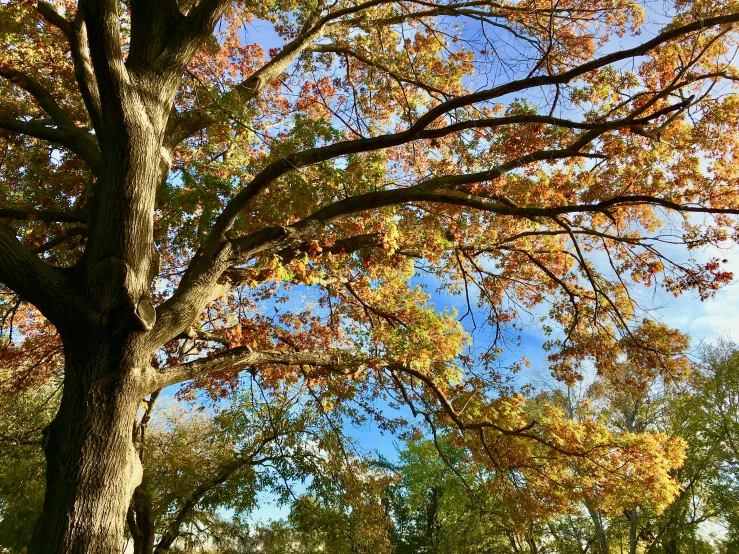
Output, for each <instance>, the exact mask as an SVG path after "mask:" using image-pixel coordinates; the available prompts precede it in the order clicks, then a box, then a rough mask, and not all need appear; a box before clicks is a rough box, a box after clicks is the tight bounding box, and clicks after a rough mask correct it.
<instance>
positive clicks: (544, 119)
mask: <svg viewBox="0 0 739 554" xmlns="http://www.w3.org/2000/svg"><path fill="white" fill-rule="evenodd" d="M669 10H670V14H669V17H668V19H669V21H668V24H667V25H666V26H664V27H662V28H661V29H655V30H654V33H653V34H652V36H651V38H646V37H645V38H642V39H639V40H642V42H641V43H637V44H636V45H635V46H633V47H631V48H627V49H618V48H615V47H612V46H606V43H607V42H608V40H609V39H610V38H612V37H613V36H621V35H624V34H626V33H631V32H633V31H635V30H636V29H638V28H639V26H640V25H641V24H642V23H643V22H644V17H645V11H644V10H643V8H642V7H641V6H640V5H639V4H638V3H636V2H630V1H625V2H624V1H622V0H618V1H614V0H599V1H597V2H592V1H587V2H584V1H583V2H580V1H577V0H573V1H571V2H568V3H567V5H566V6H564V5H561V4H559V3H556V2H552V3H545V4H541V3H539V2H537V3H526V2H524V3H515V4H507V3H502V4H499V3H496V2H465V1H451V0H450V1H445V2H441V3H428V2H423V1H419V0H407V1H391V0H367V1H366V2H354V1H352V0H346V1H344V0H339V1H336V2H323V1H318V2H308V3H306V2H289V1H288V2H285V1H282V0H280V1H276V2H271V1H264V2H255V3H248V4H242V3H237V2H231V1H229V0H201V1H200V2H191V1H189V0H183V1H180V2H176V1H174V0H161V1H157V2H147V1H139V0H132V1H131V2H128V3H120V2H116V1H115V0H104V1H93V0H80V2H79V3H78V4H76V3H74V2H68V1H66V0H59V1H58V2H54V3H46V2H43V1H42V2H38V3H35V2H34V3H27V2H24V1H23V2H21V1H10V2H6V3H4V4H3V6H2V13H1V14H0V30H1V32H2V34H1V36H0V42H1V43H2V49H1V50H0V51H1V52H2V54H0V77H2V80H0V92H1V93H2V96H1V97H2V99H3V100H2V106H1V108H0V128H1V129H2V130H3V134H2V146H3V152H4V153H3V156H2V167H0V182H1V183H2V184H1V185H0V187H2V191H3V197H4V204H3V205H2V206H0V217H2V218H3V222H2V224H0V281H2V283H3V284H4V285H5V287H6V289H5V290H4V291H3V297H2V298H3V306H4V308H6V312H5V314H6V315H7V317H6V315H4V316H3V322H4V323H3V328H5V327H6V323H7V321H8V319H9V317H10V314H13V313H15V311H17V309H18V308H17V306H18V302H19V299H20V300H22V302H23V305H24V308H23V309H24V310H25V312H26V313H27V314H28V317H29V321H28V325H27V327H28V329H29V332H36V333H37V335H38V330H39V329H42V328H46V327H48V326H49V325H50V326H53V328H54V329H55V330H56V333H58V335H57V334H56V333H45V334H41V335H38V336H40V337H42V338H39V339H38V340H36V342H35V343H34V342H33V341H30V340H27V339H28V338H29V337H26V336H23V335H15V336H13V337H4V339H3V340H4V345H5V346H7V348H5V346H4V350H3V355H4V356H5V355H7V352H10V353H12V354H15V355H16V358H15V359H16V360H25V359H26V357H27V355H26V353H27V352H32V351H36V352H40V351H41V350H39V349H40V348H41V347H42V346H43V348H44V349H45V352H48V353H50V354H49V356H51V357H49V356H46V357H43V358H42V359H43V360H44V361H43V362H40V363H39V364H33V365H34V366H36V365H38V366H39V367H40V368H42V367H43V366H44V365H46V366H53V365H54V363H56V364H57V366H58V364H59V363H61V360H60V359H59V358H60V356H61V350H60V349H63V365H64V372H63V395H62V400H61V404H60V408H59V411H58V413H57V415H56V417H55V419H54V421H53V422H52V424H51V425H50V426H49V428H48V431H47V433H46V436H45V439H44V451H45V455H46V461H47V472H46V480H47V481H46V482H47V485H46V496H45V499H44V505H43V509H42V512H41V516H40V518H39V522H38V525H37V527H36V529H37V531H36V532H35V534H34V537H33V540H32V542H31V545H30V551H31V552H32V553H34V554H35V553H41V552H54V553H60V552H86V553H97V552H101V553H102V552H105V553H106V554H107V553H108V552H111V551H115V550H117V549H118V548H120V546H121V541H122V537H123V533H124V527H125V520H126V515H127V512H128V507H129V504H130V500H131V498H132V497H133V495H134V490H135V489H136V487H137V486H138V485H139V484H140V483H141V479H142V468H141V464H140V459H139V456H138V452H137V449H136V447H135V445H134V442H133V433H132V429H133V427H134V424H135V421H136V418H137V411H138V409H139V406H140V403H141V401H142V400H143V399H145V398H146V397H148V396H149V395H150V394H152V393H154V392H155V391H157V390H160V389H162V388H164V387H167V386H170V385H175V384H178V383H182V382H185V381H190V380H194V381H193V382H192V383H191V384H190V385H189V386H190V387H202V386H205V387H211V388H212V389H213V390H219V389H223V388H224V387H228V386H230V385H236V384H237V381H238V378H237V377H236V375H237V373H238V372H239V371H242V370H244V369H249V370H250V371H252V372H255V373H258V374H259V375H260V376H261V378H262V379H263V380H264V381H265V382H266V383H273V384H274V386H279V385H280V383H283V382H294V381H295V380H296V379H300V378H304V379H306V380H307V381H309V382H311V383H312V384H314V385H316V387H317V388H318V389H320V391H321V394H322V396H321V402H322V403H323V404H324V408H325V409H330V407H331V405H332V403H335V402H336V401H338V400H341V401H351V402H355V403H356V405H357V406H358V408H357V409H360V408H361V409H362V410H365V412H366V413H368V414H370V416H371V417H375V418H376V419H377V420H378V421H379V422H380V423H381V424H382V425H383V426H385V427H386V428H397V427H398V426H400V425H402V424H403V423H404V422H403V421H400V420H399V419H396V420H390V418H388V417H386V416H384V415H383V414H381V413H378V412H379V410H378V409H377V406H378V404H377V402H376V400H377V398H383V399H387V401H388V402H390V403H404V404H405V405H407V406H409V407H410V409H411V411H412V412H413V414H414V415H415V416H416V417H417V418H419V419H418V421H419V422H421V424H422V425H425V426H427V427H434V428H437V427H438V428H445V427H456V428H458V429H461V430H464V431H466V433H465V434H464V436H460V438H459V442H460V445H462V444H464V446H465V447H467V448H468V449H469V450H470V452H471V456H472V457H473V459H474V461H475V462H476V463H480V464H494V465H495V466H496V467H497V468H504V469H505V470H506V471H509V472H514V474H516V475H521V476H522V478H524V479H526V482H527V487H524V488H521V487H516V486H507V485H506V487H507V488H506V490H504V491H501V494H504V496H505V498H506V501H507V502H513V503H514V504H515V503H518V502H525V504H521V505H525V507H526V509H527V510H529V511H530V512H531V513H532V514H535V515H540V516H543V515H544V514H545V512H547V510H550V509H552V510H555V509H556V510H560V509H564V508H566V506H567V505H569V504H570V503H572V502H578V501H579V500H580V499H581V498H579V495H578V494H575V493H573V491H577V490H578V489H577V487H576V486H575V485H576V482H577V480H576V476H575V474H574V473H573V472H572V470H571V466H570V465H569V464H568V463H567V462H566V461H565V460H567V459H569V458H571V457H572V456H573V455H574V456H576V457H577V458H578V459H579V460H581V462H582V464H584V465H583V467H585V468H586V469H587V471H588V475H589V479H590V481H591V483H592V486H594V487H595V486H602V487H603V488H604V490H609V486H607V483H608V482H610V481H611V480H612V479H613V478H614V476H615V475H616V474H617V473H618V471H619V468H622V467H623V465H624V462H625V461H626V462H627V463H629V464H630V463H636V462H637V461H638V463H640V464H642V463H645V464H646V467H648V468H649V469H650V471H654V472H656V474H657V475H658V479H657V480H656V481H655V482H658V483H660V486H662V488H661V489H659V490H652V489H651V487H650V486H649V482H648V481H645V480H640V479H639V475H643V473H642V472H639V471H630V472H628V471H627V473H629V474H630V475H633V476H634V480H635V482H633V483H632V484H631V486H632V488H633V489H634V490H635V489H637V488H639V487H641V488H642V489H643V490H645V491H649V492H650V493H652V494H655V495H656V499H657V501H658V502H661V503H666V502H668V501H669V497H670V496H671V495H672V494H675V492H676V489H675V487H674V486H666V487H665V486H664V485H665V484H666V483H668V481H669V480H666V479H665V478H664V476H666V475H667V474H668V472H669V469H670V467H672V466H673V465H674V464H675V463H676V462H677V459H678V458H679V455H678V454H676V452H675V450H674V445H670V444H668V443H661V442H660V441H659V440H656V439H655V438H654V437H647V436H645V435H638V434H628V433H626V434H623V435H622V436H619V437H615V436H613V434H612V433H610V432H609V431H608V430H607V429H606V428H605V427H603V426H599V425H597V422H594V421H586V422H574V421H572V420H568V419H567V418H566V417H563V414H562V413H560V412H558V411H557V410H554V409H552V410H549V411H546V410H544V411H542V412H541V416H542V417H541V418H540V419H535V420H532V419H531V418H530V417H529V414H530V413H529V412H528V411H527V410H526V409H525V402H524V401H523V399H522V397H521V396H519V395H517V394H515V391H512V390H511V389H510V387H507V386H505V385H504V384H503V382H504V379H501V373H500V371H499V369H498V368H497V367H496V366H495V364H494V361H495V355H496V352H497V351H496V350H495V349H494V348H493V349H492V350H489V351H488V352H487V353H485V352H483V353H481V352H480V351H479V350H478V349H476V348H474V345H472V344H470V341H471V339H470V337H469V336H468V334H467V333H466V332H465V330H464V328H463V327H462V325H461V323H460V322H459V321H458V319H457V318H456V314H454V313H451V312H444V311H442V310H440V309H437V308H436V307H435V306H434V305H433V303H432V302H431V300H430V296H429V294H428V293H427V292H426V291H425V290H424V288H423V284H422V283H419V282H418V280H417V279H414V275H421V274H425V275H427V276H428V278H429V279H436V280H438V282H439V283H441V287H442V289H443V290H447V291H448V290H451V291H454V292H459V293H460V294H466V295H467V298H468V299H469V302H470V315H469V319H470V321H471V320H472V314H473V312H474V311H475V310H472V305H473V302H475V297H476V298H477V299H478V301H479V303H480V309H482V310H483V311H485V312H486V316H485V317H486V321H487V322H489V323H491V324H492V328H493V330H494V331H495V334H496V336H498V337H499V338H500V337H503V336H504V335H505V331H506V329H510V328H511V326H514V325H515V324H516V323H517V315H518V313H519V311H520V310H531V309H533V308H535V307H536V306H537V305H540V304H542V303H543V302H549V303H550V306H551V310H550V311H549V317H548V319H549V321H548V322H545V323H544V324H545V325H547V326H549V325H553V326H557V327H559V328H560V329H561V331H562V332H561V335H558V336H559V337H560V338H558V339H556V340H553V341H552V342H551V343H550V344H549V346H550V348H551V349H552V363H553V369H554V371H555V373H556V375H557V376H558V377H559V378H561V379H563V380H565V381H571V380H572V379H573V378H575V377H576V368H577V367H578V364H579V362H580V360H581V359H582V358H584V357H587V356H596V357H597V356H598V355H599V353H607V352H608V350H609V347H610V346H611V345H615V344H617V343H618V341H619V340H621V337H622V336H623V335H625V336H629V337H631V336H634V335H633V333H632V331H631V329H632V328H633V327H634V322H637V321H639V319H640V318H639V317H638V315H639V314H638V310H639V307H638V306H637V305H636V303H635V302H634V300H633V298H632V297H631V296H630V294H629V287H630V285H629V283H630V282H634V281H636V282H640V283H646V284H648V285H653V284H655V282H657V281H658V282H659V284H660V285H662V286H664V287H666V289H667V290H669V291H671V292H674V293H680V292H681V291H683V290H686V289H695V290H697V291H698V292H699V293H700V294H701V295H702V296H707V295H710V294H712V293H713V291H714V290H715V289H716V288H717V287H718V286H719V285H720V284H721V283H723V282H726V281H727V280H728V279H729V278H730V275H729V274H727V273H726V272H724V271H722V270H721V264H720V260H710V261H709V262H707V263H698V262H697V261H695V260H688V261H687V262H685V263H676V262H673V261H672V260H671V259H669V258H667V257H666V255H665V254H664V251H663V249H662V248H661V247H662V245H663V243H664V242H670V243H672V242H676V241H677V242H680V243H682V244H685V245H687V246H689V247H698V246H701V245H706V244H717V243H720V242H722V241H724V240H726V239H729V238H732V237H733V236H734V233H735V227H734V226H735V220H734V218H733V217H732V216H733V215H734V214H736V213H738V212H739V206H737V200H736V191H737V187H736V171H737V170H736V167H737V164H735V163H733V162H732V160H733V159H734V158H735V144H736V132H737V125H736V123H737V119H738V118H737V110H738V109H739V102H737V98H736V96H735V95H734V94H732V93H731V91H730V88H729V87H730V84H731V82H732V81H733V80H734V79H735V76H736V71H735V69H734V67H733V66H732V64H731V57H732V53H733V51H734V48H735V42H736V35H735V33H734V32H733V27H732V25H733V24H734V23H735V22H737V21H739V12H737V9H736V6H735V5H734V4H733V3H732V2H728V3H704V2H695V3H693V2H683V1H681V2H678V3H676V4H675V5H674V6H670V7H669ZM250 21H263V22H269V23H270V24H271V25H272V27H273V29H274V31H275V38H274V42H275V43H276V44H265V43H264V39H263V37H260V39H259V40H260V41H261V43H260V42H257V43H252V44H250V43H249V40H250V35H249V27H248V24H249V22H250ZM653 24H654V22H650V27H649V28H650V32H651V29H652V28H653ZM245 25H246V30H243V29H244V26H245ZM270 42H271V41H270ZM265 49H268V50H269V54H268V55H267V56H265V55H264V51H265ZM727 83H728V84H727ZM693 213H697V214H707V217H705V218H702V217H698V218H695V219H689V218H688V217H687V215H689V214H693ZM671 217H672V218H673V219H672V222H671V224H670V225H667V226H666V227H664V229H663V230H660V229H662V228H663V225H664V224H665V222H669V221H670V218H671ZM673 223H674V225H675V227H674V229H679V230H677V231H674V230H673V227H671V225H672V224H673ZM598 252H600V253H602V254H604V255H605V256H599V255H598V254H597V253H598ZM604 257H605V258H607V262H606V263H607V265H606V266H603V264H602V263H600V260H603V259H604ZM596 261H598V263H596ZM609 266H610V267H609ZM302 294H305V301H302V300H299V298H300V295H302ZM30 306H33V307H35V310H38V312H36V311H35V310H34V309H32V308H31V307H30ZM39 313H40V314H42V315H43V318H45V319H42V318H41V316H40V315H37V314H39ZM47 322H48V323H47ZM471 323H472V326H473V327H474V322H471ZM34 344H35V345H36V346H35V347H34ZM498 346H499V345H498ZM639 346H641V347H643V348H645V349H647V350H649V348H650V345H648V344H640V345H639ZM34 348H35V349H34ZM654 354H655V355H658V354H659V353H658V352H654ZM24 367H25V364H22V363H20V361H18V362H16V364H15V365H13V366H11V370H13V372H14V375H13V377H12V378H13V380H14V381H15V382H17V383H23V381H24V378H23V377H21V376H18V375H17V374H16V373H17V372H18V371H23V368H24ZM624 457H625V458H624ZM532 459H539V460H543V461H544V466H543V467H535V468H534V467H532V466H531V460H532ZM515 472H517V473H515ZM537 479H538V481H537ZM617 481H618V479H617ZM555 482H556V483H560V484H561V485H562V487H560V488H562V490H559V489H558V487H553V486H551V484H552V483H555ZM564 488H570V489H571V491H570V493H565V492H564V490H563V489H564ZM519 490H524V491H525V495H524V497H523V498H522V499H519V498H518V496H517V491H519Z"/></svg>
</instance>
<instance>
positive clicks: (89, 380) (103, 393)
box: [30, 333, 143, 554]
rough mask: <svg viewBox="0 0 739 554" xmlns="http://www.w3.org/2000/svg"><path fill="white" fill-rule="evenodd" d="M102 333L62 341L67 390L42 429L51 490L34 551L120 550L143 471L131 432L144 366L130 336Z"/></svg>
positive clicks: (107, 553)
mask: <svg viewBox="0 0 739 554" xmlns="http://www.w3.org/2000/svg"><path fill="white" fill-rule="evenodd" d="M101 334H102V333H100V334H98V333H94V334H91V336H89V337H86V338H85V337H76V340H74V341H67V340H65V356H66V358H65V361H66V366H65V383H64V392H63V396H62V402H61V405H60V408H59V412H58V414H57V416H56V418H55V419H54V421H53V422H52V423H51V425H50V426H49V427H48V428H47V430H46V432H45V440H44V451H45V453H46V461H47V471H46V496H45V499H44V506H43V510H42V513H41V516H40V518H39V520H38V523H37V525H36V529H35V531H34V534H33V538H32V540H31V544H30V552H31V553H32V554H98V553H99V554H112V553H119V552H122V549H123V543H122V541H123V536H124V526H125V521H126V512H127V510H128V506H129V503H130V501H131V497H132V495H133V491H134V489H135V488H136V487H137V486H138V484H139V483H140V481H141V475H142V470H141V463H140V461H139V458H138V454H137V452H136V450H135V448H134V444H133V434H132V431H133V425H134V421H135V418H136V412H137V409H138V406H139V403H140V401H141V399H142V397H143V394H142V391H141V390H140V389H139V387H138V386H137V385H136V383H137V382H139V381H140V379H139V378H138V375H139V370H137V369H136V368H137V367H138V368H141V367H142V366H141V365H140V362H141V360H140V359H136V356H135V355H132V354H131V353H130V345H126V341H124V340H114V339H112V338H111V337H106V336H99V335H101ZM70 342H71V344H70ZM127 351H128V352H127Z"/></svg>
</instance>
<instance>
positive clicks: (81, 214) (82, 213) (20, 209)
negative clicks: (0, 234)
mask: <svg viewBox="0 0 739 554" xmlns="http://www.w3.org/2000/svg"><path fill="white" fill-rule="evenodd" d="M87 217H88V213H87V210H80V209H74V208H70V209H69V210H51V209H44V208H41V209H39V208H34V207H32V206H28V207H24V206H14V207H10V206H9V207H5V208H0V219H15V220H17V221H51V222H58V223H86V222H87Z"/></svg>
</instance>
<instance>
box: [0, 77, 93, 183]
mask: <svg viewBox="0 0 739 554" xmlns="http://www.w3.org/2000/svg"><path fill="white" fill-rule="evenodd" d="M0 76H2V77H3V78H5V79H7V80H8V81H10V82H12V83H13V84H15V85H16V86H18V87H20V88H22V89H23V90H25V91H26V92H28V93H29V94H30V95H31V96H32V97H33V98H34V99H35V100H36V102H37V103H38V105H39V106H40V107H41V109H42V110H44V112H46V113H47V114H48V115H49V116H50V117H51V119H52V120H53V121H54V123H55V124H56V128H55V127H49V126H47V125H42V124H40V123H38V122H35V121H32V120H31V121H18V120H15V119H14V118H12V117H11V116H9V115H6V114H2V113H0V127H2V128H4V129H7V130H9V131H13V132H16V133H23V134H27V135H29V136H33V137H36V138H40V139H42V140H47V141H49V142H53V143H57V144H61V145H63V146H66V147H67V148H69V149H70V150H71V151H72V152H74V153H76V154H77V155H78V156H79V157H80V158H82V160H83V161H84V162H85V163H86V164H87V165H88V167H89V168H90V169H91V170H92V171H93V172H95V173H97V172H98V171H99V170H100V150H99V148H98V145H97V141H96V139H95V138H94V137H93V136H92V135H90V134H89V133H87V132H86V131H85V130H84V129H81V128H80V127H78V126H77V124H76V123H75V122H74V121H73V120H72V118H70V117H69V115H67V113H66V112H65V111H64V109H63V108H62V107H61V106H60V105H59V104H58V103H57V101H56V100H55V99H54V97H53V96H52V95H51V93H50V92H49V91H48V90H47V89H46V88H45V87H44V86H43V85H42V84H41V83H40V82H39V81H38V80H37V79H34V78H33V77H31V76H30V75H27V74H25V73H23V72H21V71H18V70H16V69H14V68H11V67H7V66H2V67H0Z"/></svg>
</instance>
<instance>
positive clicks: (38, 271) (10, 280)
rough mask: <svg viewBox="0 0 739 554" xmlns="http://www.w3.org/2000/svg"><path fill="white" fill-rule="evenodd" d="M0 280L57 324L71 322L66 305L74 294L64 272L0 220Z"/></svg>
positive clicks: (71, 300) (72, 300)
mask: <svg viewBox="0 0 739 554" xmlns="http://www.w3.org/2000/svg"><path fill="white" fill-rule="evenodd" d="M0 281H1V282H2V283H4V284H5V285H6V286H8V287H9V288H10V289H11V290H12V291H14V292H15V293H16V294H18V296H20V297H21V298H22V299H23V300H25V301H27V302H30V303H31V304H33V305H34V306H36V308H38V309H39V310H40V311H41V313H43V314H44V315H45V316H46V317H47V318H48V319H49V321H51V322H52V323H54V324H55V325H57V327H59V326H60V325H61V326H64V325H66V324H69V323H71V322H70V321H67V318H68V315H69V313H72V311H69V310H68V307H69V305H71V304H73V302H74V296H73V293H72V289H71V287H70V286H69V284H68V282H67V279H66V278H65V276H64V274H63V272H62V271H61V270H59V269H56V268H53V267H51V266H49V265H47V264H45V263H44V262H43V261H41V260H40V259H39V258H37V257H36V256H34V255H33V254H32V253H31V252H30V251H29V250H28V249H26V248H25V247H24V246H23V245H22V244H21V243H20V241H19V240H18V239H17V238H16V236H15V233H14V232H13V231H12V229H10V227H8V226H7V225H5V224H4V223H0ZM80 315H81V314H80Z"/></svg>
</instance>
